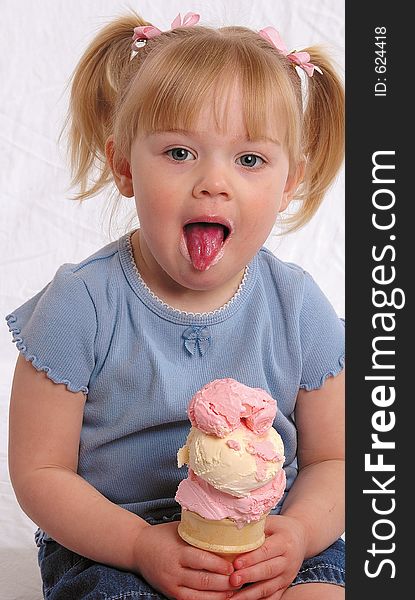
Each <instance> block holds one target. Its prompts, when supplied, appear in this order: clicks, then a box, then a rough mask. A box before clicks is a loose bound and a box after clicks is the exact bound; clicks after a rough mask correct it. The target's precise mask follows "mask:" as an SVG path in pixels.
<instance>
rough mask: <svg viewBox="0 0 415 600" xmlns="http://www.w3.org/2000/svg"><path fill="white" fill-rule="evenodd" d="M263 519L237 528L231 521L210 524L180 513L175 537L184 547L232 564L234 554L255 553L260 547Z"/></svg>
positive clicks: (188, 514) (264, 517) (194, 514)
mask: <svg viewBox="0 0 415 600" xmlns="http://www.w3.org/2000/svg"><path fill="white" fill-rule="evenodd" d="M266 516H267V515H266V514H265V515H263V517H261V519H260V520H259V521H251V522H250V523H246V524H245V525H243V526H242V527H238V525H237V523H236V522H235V521H232V520H231V519H220V520H219V521H214V520H211V519H205V518H204V517H201V516H200V515H198V514H197V513H194V512H192V511H190V510H182V517H181V522H180V524H179V528H178V533H179V535H180V537H181V538H182V539H183V540H184V541H185V542H187V543H188V544H190V545H192V546H196V548H202V550H208V551H209V552H214V553H215V554H220V555H221V556H224V557H225V558H227V560H230V561H232V560H233V559H234V558H235V556H237V555H238V554H241V553H242V552H249V551H251V550H255V549H256V548H259V546H261V545H262V544H263V543H264V541H265V533H264V529H265V519H266Z"/></svg>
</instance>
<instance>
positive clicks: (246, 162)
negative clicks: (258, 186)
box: [237, 154, 265, 168]
mask: <svg viewBox="0 0 415 600" xmlns="http://www.w3.org/2000/svg"><path fill="white" fill-rule="evenodd" d="M237 160H239V161H241V162H240V164H241V165H242V166H243V167H250V168H252V167H261V166H262V165H263V164H265V160H264V159H263V158H261V157H260V156H258V155H257V154H243V155H242V156H240V157H239V158H238V159H237Z"/></svg>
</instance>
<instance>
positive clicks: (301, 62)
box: [259, 27, 323, 77]
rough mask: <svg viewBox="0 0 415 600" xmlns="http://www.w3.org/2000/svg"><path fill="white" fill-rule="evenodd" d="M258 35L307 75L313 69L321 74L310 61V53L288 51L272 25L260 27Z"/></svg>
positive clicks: (318, 68)
mask: <svg viewBox="0 0 415 600" xmlns="http://www.w3.org/2000/svg"><path fill="white" fill-rule="evenodd" d="M259 35H260V36H262V37H263V38H264V39H266V40H267V41H268V42H270V44H272V45H273V46H275V48H276V49H277V50H278V51H279V52H281V54H283V55H284V56H286V57H287V58H288V60H290V61H291V62H292V63H293V64H294V65H296V66H297V67H300V68H301V69H303V71H305V72H306V73H307V75H308V76H309V77H312V76H313V73H314V70H316V71H318V72H319V73H321V74H323V71H322V70H321V69H320V67H317V66H316V65H313V64H312V63H311V62H310V55H309V53H308V52H295V51H293V52H290V51H289V50H288V49H287V46H286V45H285V44H284V42H283V40H282V38H281V36H280V34H279V33H278V31H277V30H276V29H275V28H274V27H265V29H261V31H259Z"/></svg>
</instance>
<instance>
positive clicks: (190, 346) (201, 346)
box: [183, 325, 211, 356]
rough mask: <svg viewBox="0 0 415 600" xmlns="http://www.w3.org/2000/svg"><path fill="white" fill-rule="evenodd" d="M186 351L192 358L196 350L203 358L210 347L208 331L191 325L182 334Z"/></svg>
mask: <svg viewBox="0 0 415 600" xmlns="http://www.w3.org/2000/svg"><path fill="white" fill-rule="evenodd" d="M183 338H184V345H185V348H186V350H187V351H188V352H189V353H190V354H192V355H193V356H194V354H195V352H196V349H197V350H198V351H199V354H200V356H203V355H204V354H205V353H206V351H207V350H208V348H209V346H210V341H211V338H210V331H209V329H208V328H207V327H204V326H201V325H192V326H191V327H188V329H186V330H185V331H184V333H183Z"/></svg>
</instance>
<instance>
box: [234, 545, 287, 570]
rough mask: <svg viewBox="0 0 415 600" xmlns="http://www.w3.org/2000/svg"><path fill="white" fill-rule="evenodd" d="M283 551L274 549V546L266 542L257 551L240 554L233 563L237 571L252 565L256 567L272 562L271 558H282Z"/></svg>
mask: <svg viewBox="0 0 415 600" xmlns="http://www.w3.org/2000/svg"><path fill="white" fill-rule="evenodd" d="M281 555H282V551H280V550H278V549H276V548H274V545H273V544H269V543H267V542H266V541H265V542H264V544H262V546H260V547H259V548H257V549H256V550H252V551H251V552H246V553H245V554H240V555H239V556H237V557H236V558H235V560H234V561H233V566H234V567H235V569H244V568H245V567H250V566H251V565H256V564H257V563H260V562H263V561H267V560H270V559H271V558H276V557H277V556H281Z"/></svg>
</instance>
